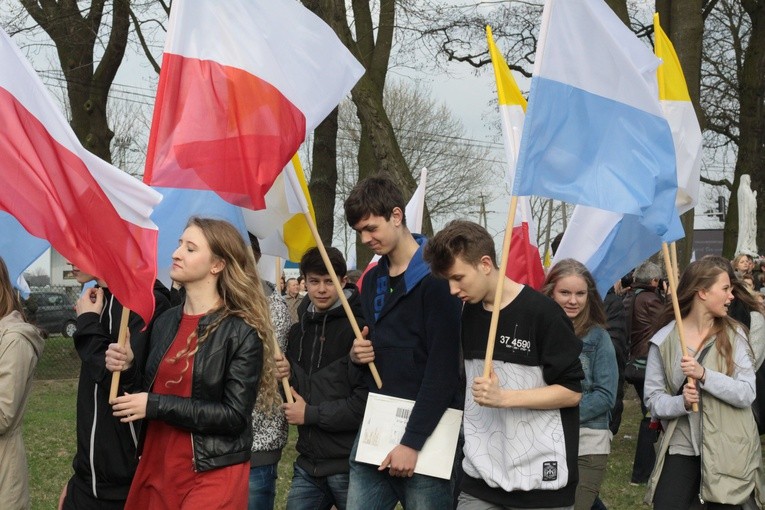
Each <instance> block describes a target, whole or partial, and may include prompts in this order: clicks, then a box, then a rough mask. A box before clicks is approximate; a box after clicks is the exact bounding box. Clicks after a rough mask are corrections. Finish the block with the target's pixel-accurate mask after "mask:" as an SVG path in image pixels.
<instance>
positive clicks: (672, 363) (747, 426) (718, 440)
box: [645, 322, 764, 509]
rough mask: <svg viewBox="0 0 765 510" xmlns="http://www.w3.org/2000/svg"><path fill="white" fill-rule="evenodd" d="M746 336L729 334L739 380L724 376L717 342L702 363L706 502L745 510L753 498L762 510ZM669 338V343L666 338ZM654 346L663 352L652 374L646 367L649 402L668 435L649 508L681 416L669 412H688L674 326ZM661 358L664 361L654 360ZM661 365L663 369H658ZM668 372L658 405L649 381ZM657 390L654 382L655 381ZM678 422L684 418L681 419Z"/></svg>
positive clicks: (650, 489) (663, 442) (658, 461)
mask: <svg viewBox="0 0 765 510" xmlns="http://www.w3.org/2000/svg"><path fill="white" fill-rule="evenodd" d="M741 333H743V332H741V331H739V332H736V331H732V330H729V332H728V334H729V338H731V341H732V343H733V356H734V365H735V368H734V374H733V376H732V377H728V376H726V375H724V374H723V373H721V372H720V371H721V369H722V368H723V367H724V366H725V362H724V360H723V358H722V356H720V354H719V353H718V352H717V348H716V347H715V345H714V343H715V340H714V339H712V340H711V341H710V342H708V343H707V344H706V345H705V346H704V347H703V349H702V351H707V350H708V353H707V355H706V356H705V358H704V360H703V361H702V363H701V364H702V365H703V366H704V367H705V368H706V369H707V370H706V383H704V384H701V385H700V387H701V401H700V403H699V412H701V438H700V443H701V487H700V491H699V492H700V494H699V497H700V499H701V500H702V501H714V502H720V503H726V504H732V505H741V504H744V503H745V502H746V501H747V500H749V498H750V495H752V493H753V492H754V493H755V494H754V497H755V502H756V505H757V508H760V509H762V508H763V504H764V502H763V494H762V490H761V489H762V471H761V465H760V459H761V452H760V437H759V435H758V434H757V425H756V424H755V421H754V416H753V415H752V410H751V407H750V405H748V404H751V400H752V399H753V397H754V371H753V368H752V355H751V353H750V352H748V351H749V349H748V345H747V343H746V340H745V339H744V337H743V336H742V334H741ZM662 335H665V336H664V338H661V337H662ZM651 343H652V344H654V345H655V346H658V350H657V351H652V352H651V353H650V354H649V365H651V370H650V372H651V374H649V368H648V367H646V383H647V384H646V388H647V389H646V402H647V405H648V407H649V409H650V410H651V413H652V414H653V416H656V417H658V418H662V424H663V426H664V434H663V435H662V439H661V442H660V443H659V447H658V450H657V454H656V465H655V467H654V470H653V473H652V474H651V479H650V480H649V482H648V487H647V492H646V497H645V503H648V504H651V503H652V502H653V495H654V491H655V489H656V485H657V483H658V481H659V478H660V477H661V472H662V469H663V467H664V459H665V456H666V454H667V452H668V450H669V442H670V438H671V437H672V435H673V434H674V432H675V429H676V427H677V421H678V420H677V417H675V418H672V419H667V417H668V416H671V415H675V414H677V413H674V412H670V411H669V409H670V407H671V406H673V405H676V406H683V410H682V411H681V413H680V414H683V413H687V411H685V410H684V404H683V400H682V396H679V395H677V394H678V391H679V388H680V387H681V385H682V384H683V382H684V378H683V376H682V372H680V371H679V366H680V356H681V352H680V341H679V338H678V335H677V330H676V329H675V328H674V322H672V323H670V324H669V325H668V326H667V327H665V328H663V329H662V330H660V331H659V332H658V333H657V334H656V335H655V336H654V337H653V338H652V339H651ZM654 353H658V355H659V358H660V359H657V358H653V359H652V358H651V357H652V356H653V355H654ZM657 361H660V362H661V363H660V365H658V366H657V363H656V362H657ZM659 367H660V369H661V371H662V372H663V374H662V375H663V377H662V379H663V381H662V384H664V385H665V388H664V393H665V394H666V396H664V397H663V398H661V399H659V397H658V396H656V394H655V392H652V393H651V394H649V393H648V392H649V391H651V390H650V388H649V384H648V383H649V376H650V377H651V379H652V380H653V379H654V378H655V377H654V376H656V375H657V374H656V369H657V368H659ZM651 386H653V381H651ZM678 416H679V415H678Z"/></svg>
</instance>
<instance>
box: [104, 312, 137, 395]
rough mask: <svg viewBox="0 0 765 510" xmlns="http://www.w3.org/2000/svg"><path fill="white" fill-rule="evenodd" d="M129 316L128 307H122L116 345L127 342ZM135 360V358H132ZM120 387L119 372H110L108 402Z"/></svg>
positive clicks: (122, 345)
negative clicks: (110, 381)
mask: <svg viewBox="0 0 765 510" xmlns="http://www.w3.org/2000/svg"><path fill="white" fill-rule="evenodd" d="M129 318H130V309H129V308H127V307H126V306H123V307H122V317H121V318H120V330H119V333H118V334H117V345H119V346H120V347H125V342H127V332H128V329H127V328H128V319H129ZM134 361H135V360H134ZM119 387H120V372H112V385H111V387H110V388H109V402H113V401H114V399H115V398H117V393H118V391H119Z"/></svg>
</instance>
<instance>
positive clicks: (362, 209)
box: [343, 177, 406, 228]
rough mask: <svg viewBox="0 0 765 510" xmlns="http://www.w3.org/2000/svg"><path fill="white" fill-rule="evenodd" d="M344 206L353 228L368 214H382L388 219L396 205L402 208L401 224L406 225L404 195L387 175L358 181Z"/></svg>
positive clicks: (346, 216)
mask: <svg viewBox="0 0 765 510" xmlns="http://www.w3.org/2000/svg"><path fill="white" fill-rule="evenodd" d="M343 207H344V209H345V219H346V220H347V221H348V225H350V226H351V228H353V226H354V225H356V224H357V223H358V222H360V221H361V220H363V219H364V218H366V217H367V216H382V217H383V218H385V221H388V220H389V219H390V216H391V214H393V209H395V208H396V207H398V208H399V209H401V224H402V225H404V226H406V201H405V200H404V195H403V194H402V193H401V190H400V189H399V188H398V186H396V184H395V183H394V182H393V181H391V180H390V179H388V178H387V177H367V178H366V179H363V180H361V181H359V182H358V183H356V186H354V187H353V189H352V190H351V192H350V194H349V195H348V198H346V199H345V203H344V204H343Z"/></svg>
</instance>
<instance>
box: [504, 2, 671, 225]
mask: <svg viewBox="0 0 765 510" xmlns="http://www.w3.org/2000/svg"><path fill="white" fill-rule="evenodd" d="M659 63H660V60H659V59H657V58H656V57H655V56H654V54H653V53H652V52H651V51H650V50H649V49H648V47H646V46H645V44H643V43H642V42H640V41H639V40H638V39H637V37H635V35H634V34H633V33H632V32H630V30H629V29H628V28H627V27H626V26H625V25H624V23H622V22H621V21H620V20H619V18H617V16H616V15H615V14H614V12H613V11H612V10H611V8H610V7H608V6H607V5H606V4H605V2H603V0H547V2H546V3H545V8H544V13H543V17H542V27H541V31H540V37H539V43H538V45H537V54H536V63H535V67H534V77H533V78H532V81H531V93H530V97H529V105H528V110H527V112H526V122H525V124H524V129H523V137H522V142H521V147H520V153H519V157H518V166H517V170H516V179H515V186H514V189H513V194H514V195H519V196H522V195H539V196H545V197H550V198H556V199H559V200H563V201H566V202H570V203H574V204H584V205H588V206H591V207H596V208H598V209H604V210H607V211H613V212H617V213H623V214H632V215H636V216H641V217H643V220H642V223H643V225H644V226H645V227H646V228H648V229H649V230H650V231H652V232H654V233H655V234H657V235H659V236H661V235H663V234H665V232H666V231H667V229H668V226H669V225H670V224H671V223H672V222H673V221H674V220H673V219H672V218H673V216H674V215H675V214H676V212H675V194H676V191H677V177H676V171H675V151H674V147H673V144H672V133H671V131H670V127H669V124H668V123H667V121H666V119H665V118H664V115H663V114H662V109H661V106H660V104H659V100H658V87H657V82H656V68H657V66H658V65H659Z"/></svg>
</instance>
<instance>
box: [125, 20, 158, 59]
mask: <svg viewBox="0 0 765 510" xmlns="http://www.w3.org/2000/svg"><path fill="white" fill-rule="evenodd" d="M128 13H129V14H130V19H131V20H132V21H133V26H134V27H135V33H136V35H138V41H139V42H140V43H141V48H143V52H144V54H145V55H146V58H147V59H149V64H151V67H152V68H153V69H154V72H155V73H157V74H159V71H160V66H159V63H158V62H157V61H156V59H155V58H154V55H152V54H151V50H150V49H149V45H148V43H147V42H146V38H145V37H144V36H143V31H142V30H141V23H140V22H139V21H138V17H137V16H136V15H135V13H134V12H133V9H130V8H128Z"/></svg>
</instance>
